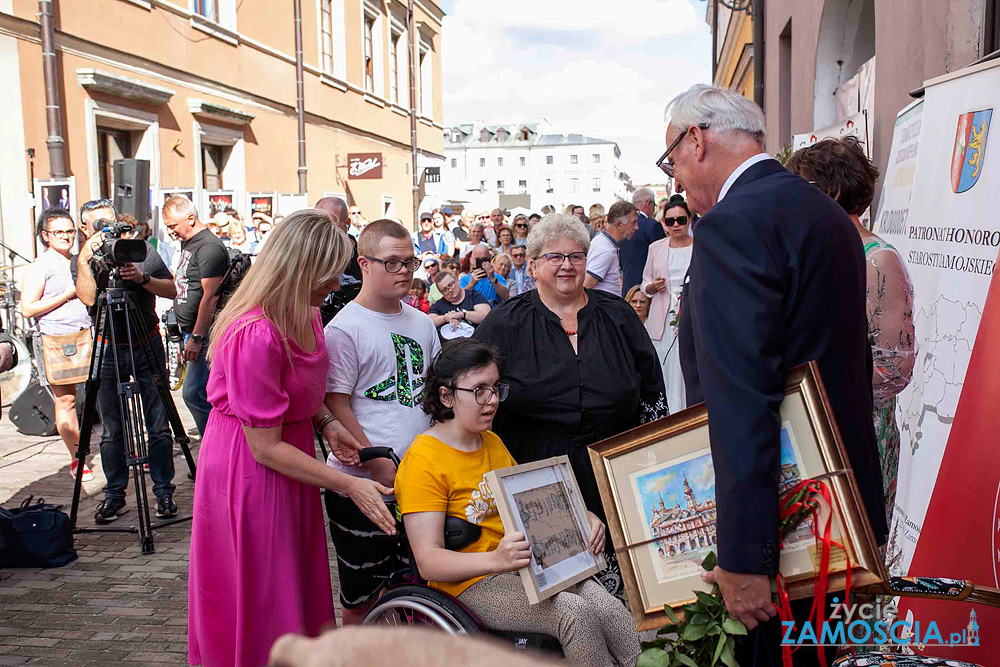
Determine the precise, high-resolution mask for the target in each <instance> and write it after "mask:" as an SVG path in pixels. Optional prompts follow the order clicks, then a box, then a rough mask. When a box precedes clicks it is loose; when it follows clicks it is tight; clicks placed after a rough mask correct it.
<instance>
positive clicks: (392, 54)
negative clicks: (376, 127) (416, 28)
mask: <svg viewBox="0 0 1000 667" xmlns="http://www.w3.org/2000/svg"><path fill="white" fill-rule="evenodd" d="M402 41H403V34H402V33H400V32H399V31H397V30H392V29H390V30H389V101H390V102H392V103H393V104H395V105H397V106H402V103H401V102H400V99H399V98H400V92H401V91H400V85H399V81H400V77H399V73H400V71H401V68H400V66H399V61H400V59H401V58H400V55H401V51H405V49H402V50H401V49H400V48H399V46H400V42H402ZM394 88H395V90H394Z"/></svg>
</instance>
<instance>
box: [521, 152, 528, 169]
mask: <svg viewBox="0 0 1000 667" xmlns="http://www.w3.org/2000/svg"><path fill="white" fill-rule="evenodd" d="M527 165H528V158H526V157H525V156H523V155H522V156H521V160H520V166H522V167H526V166H527Z"/></svg>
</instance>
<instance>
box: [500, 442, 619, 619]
mask: <svg viewBox="0 0 1000 667" xmlns="http://www.w3.org/2000/svg"><path fill="white" fill-rule="evenodd" d="M486 481H487V484H489V487H490V490H491V491H492V492H493V497H494V499H495V500H496V505H497V511H498V512H499V514H500V519H501V520H502V521H503V527H504V531H506V532H508V533H514V532H520V533H524V534H525V536H526V537H527V538H528V543H529V544H530V545H531V550H532V554H531V564H530V565H528V567H524V568H521V570H520V573H521V581H522V582H523V583H524V591H525V593H526V594H527V596H528V601H529V602H530V603H531V604H537V603H538V602H541V601H542V600H545V599H546V598H549V597H551V596H553V595H555V594H556V593H558V592H560V591H564V590H566V589H567V588H569V587H570V586H572V585H574V584H576V583H579V582H581V581H583V580H584V579H586V578H587V577H591V576H593V575H595V574H597V573H598V572H600V571H601V570H603V569H604V568H605V567H606V564H605V561H604V554H598V555H595V554H593V553H591V552H590V549H589V547H588V543H589V541H590V539H589V537H590V528H589V523H588V521H587V515H586V510H585V508H584V503H583V496H582V495H581V494H580V486H579V485H578V484H577V482H576V476H575V475H574V474H573V468H572V466H571V465H570V463H569V457H567V456H555V457H552V458H549V459H543V460H541V461H534V462H532V463H525V464H523V465H518V466H512V467H510V468H501V469H499V470H493V471H490V472H489V473H487V474H486ZM535 514H537V515H538V516H534V515H535ZM526 519H528V520H527V521H526ZM546 559H548V561H549V562H546Z"/></svg>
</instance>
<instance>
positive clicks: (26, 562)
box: [0, 496, 76, 568]
mask: <svg viewBox="0 0 1000 667" xmlns="http://www.w3.org/2000/svg"><path fill="white" fill-rule="evenodd" d="M33 498H34V496H28V497H27V498H25V500H24V502H23V503H21V506H20V507H18V508H16V509H13V510H8V509H5V508H3V507H0V568H4V567H62V566H63V565H66V564H68V563H71V562H72V561H74V560H76V549H74V548H73V528H72V526H71V525H70V523H69V516H67V514H66V513H65V512H63V511H62V505H49V504H47V503H46V502H45V501H44V500H43V499H42V498H39V499H38V502H36V503H35V504H34V505H32V504H31V501H32V499H33Z"/></svg>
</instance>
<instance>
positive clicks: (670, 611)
mask: <svg viewBox="0 0 1000 667" xmlns="http://www.w3.org/2000/svg"><path fill="white" fill-rule="evenodd" d="M663 613H664V614H666V615H667V618H668V619H670V622H671V623H680V622H681V619H679V618H677V614H675V613H674V610H673V609H672V608H671V606H670V605H668V604H665V605H663Z"/></svg>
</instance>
